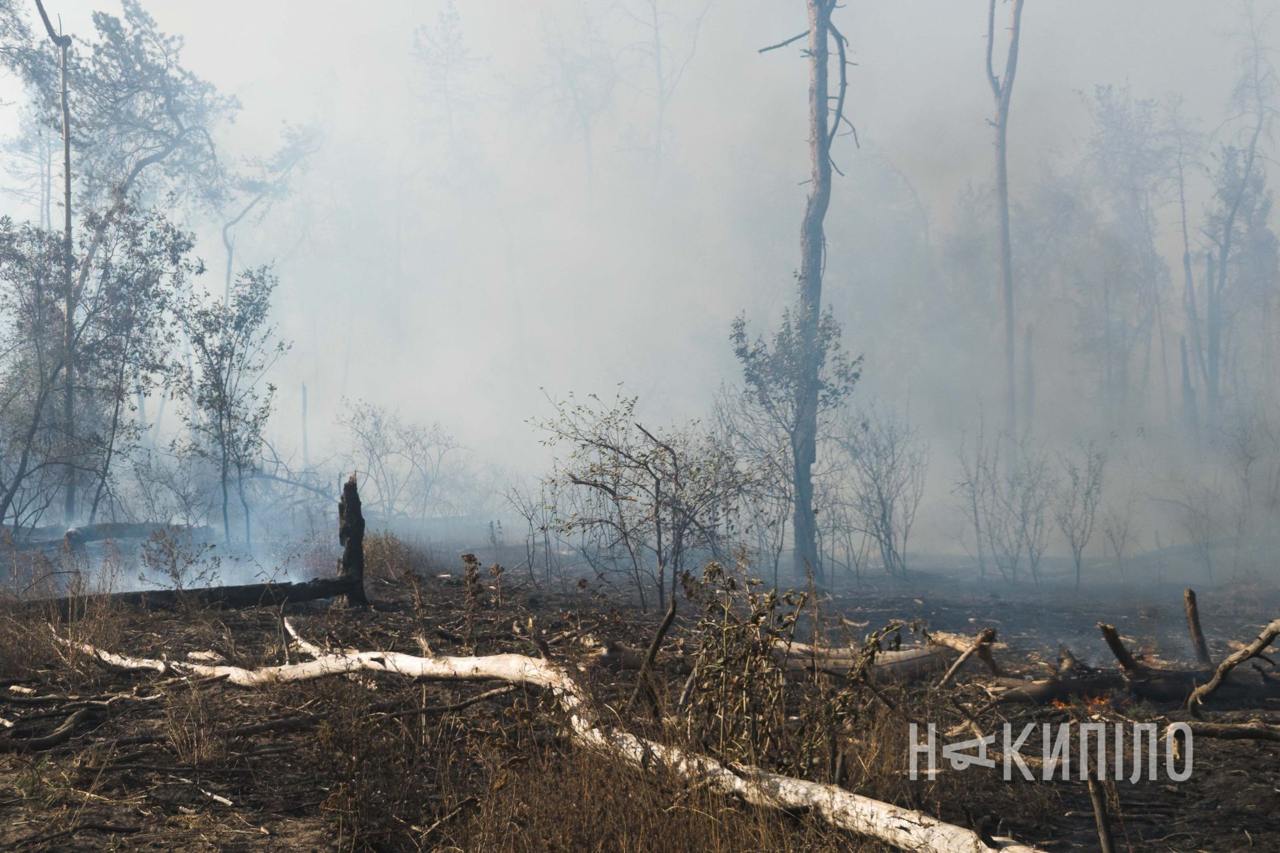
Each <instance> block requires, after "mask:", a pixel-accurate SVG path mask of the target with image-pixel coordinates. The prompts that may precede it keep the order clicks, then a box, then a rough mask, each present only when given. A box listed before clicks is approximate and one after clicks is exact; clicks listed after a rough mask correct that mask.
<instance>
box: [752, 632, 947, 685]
mask: <svg viewBox="0 0 1280 853" xmlns="http://www.w3.org/2000/svg"><path fill="white" fill-rule="evenodd" d="M773 648H774V653H775V655H777V656H778V657H779V658H780V659H781V662H782V663H783V665H784V666H785V667H786V668H787V669H789V670H792V671H796V672H815V671H817V672H824V673H827V674H828V675H838V676H847V675H848V674H849V672H850V671H851V670H853V669H854V668H855V667H858V666H860V665H862V664H863V663H864V662H865V661H866V660H867V658H868V653H867V652H865V651H863V650H862V649H853V648H844V649H837V648H831V647H829V646H815V645H811V644H809V643H801V642H797V641H791V642H788V641H786V640H782V639H778V640H775V641H774V646H773ZM955 656H956V652H955V651H954V650H953V649H952V648H951V647H950V646H947V645H925V646H912V647H910V648H905V649H890V650H888V651H877V652H875V654H874V656H872V657H871V661H870V663H867V664H866V674H867V677H868V678H870V679H872V680H887V681H912V680H914V679H917V678H922V677H925V676H928V675H932V674H934V673H937V672H942V671H945V670H946V668H947V667H948V666H949V665H950V664H951V661H952V659H953V658H954V657H955Z"/></svg>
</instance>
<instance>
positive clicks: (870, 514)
mask: <svg viewBox="0 0 1280 853" xmlns="http://www.w3.org/2000/svg"><path fill="white" fill-rule="evenodd" d="M840 444H841V446H842V447H843V448H844V450H845V452H846V453H847V454H848V457H849V462H850V468H851V471H852V478H853V494H854V501H853V506H854V510H855V523H856V524H857V525H859V527H860V528H861V529H862V530H863V531H865V532H866V534H867V535H868V536H869V537H870V538H871V540H872V541H873V542H875V544H876V546H877V548H878V549H879V551H880V562H881V565H882V566H883V567H884V570H885V571H886V572H888V573H889V574H891V575H896V576H898V577H904V578H905V577H906V575H907V543H908V541H909V538H910V536H911V528H912V526H913V525H914V524H915V518H916V511H917V510H918V509H919V507H920V500H921V498H922V497H924V483H925V473H926V472H927V470H928V466H929V451H928V448H927V447H926V446H925V445H924V444H923V442H922V441H921V440H920V438H919V436H918V435H917V433H916V431H915V429H913V428H912V426H911V424H910V422H909V421H907V420H906V418H903V417H898V416H896V415H894V414H893V413H891V412H884V411H881V410H878V409H876V408H874V407H871V408H868V409H867V410H866V411H865V412H863V413H861V414H859V415H855V416H853V417H851V418H850V419H849V421H848V422H847V423H846V425H845V429H844V432H843V437H842V438H841V439H840Z"/></svg>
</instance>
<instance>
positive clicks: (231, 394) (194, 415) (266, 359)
mask: <svg viewBox="0 0 1280 853" xmlns="http://www.w3.org/2000/svg"><path fill="white" fill-rule="evenodd" d="M276 283H277V282H276V278H275V276H274V275H272V273H271V272H270V270H268V269H267V268H265V267H263V268H259V269H256V270H249V271H246V272H244V273H242V274H241V275H240V277H239V278H238V279H237V280H236V283H235V287H234V288H233V289H232V292H231V299H230V301H223V300H220V299H211V298H210V297H208V296H207V295H195V294H193V295H191V296H189V297H188V298H187V299H186V300H185V302H184V303H183V305H182V307H181V310H180V312H179V316H180V318H181V321H182V326H183V329H184V331H185V332H186V335H187V338H188V339H189V340H190V341H191V352H192V356H193V360H194V364H193V366H192V368H191V369H189V370H187V371H184V372H183V373H182V374H181V375H180V377H179V380H178V384H179V388H178V391H179V394H180V395H181V396H183V397H184V398H185V399H186V400H187V401H188V409H187V411H186V412H185V413H184V416H183V417H184V421H185V423H186V426H187V429H188V433H189V434H188V437H187V438H186V440H185V444H184V445H182V447H181V449H183V450H184V451H186V452H190V453H193V454H195V455H196V456H198V457H200V458H203V459H205V460H207V461H209V462H210V463H212V464H213V465H214V467H215V468H216V469H217V472H218V483H219V486H220V489H221V493H222V525H223V535H224V537H225V539H226V542H227V544H228V545H230V544H231V522H230V513H229V509H228V506H229V503H230V488H231V484H232V482H233V477H234V483H235V487H236V492H237V495H238V497H239V499H240V507H241V510H242V511H243V513H244V541H245V544H246V545H249V544H251V542H252V534H251V532H250V517H249V501H248V498H247V497H246V496H245V490H244V480H245V473H246V472H248V471H251V470H252V469H253V467H254V465H255V460H256V459H257V457H258V454H259V452H260V451H261V449H262V445H263V436H262V430H263V427H265V426H266V423H267V419H268V417H270V415H271V402H272V398H273V397H274V395H275V386H274V385H271V384H270V383H267V384H266V385H265V387H264V386H263V382H262V380H263V377H264V376H265V374H266V372H267V370H269V369H270V368H271V366H272V365H273V364H275V362H276V360H277V359H279V358H280V356H282V355H283V354H284V353H285V352H286V351H287V350H288V349H289V346H288V344H286V343H285V342H284V341H281V340H279V339H278V338H277V337H276V328H275V326H274V325H272V324H271V322H270V312H271V294H272V292H273V291H274V290H275V287H276Z"/></svg>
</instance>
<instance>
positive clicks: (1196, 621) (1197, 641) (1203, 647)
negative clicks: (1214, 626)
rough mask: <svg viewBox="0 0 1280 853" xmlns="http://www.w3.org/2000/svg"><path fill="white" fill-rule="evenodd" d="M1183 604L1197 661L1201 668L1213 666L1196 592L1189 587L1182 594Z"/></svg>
mask: <svg viewBox="0 0 1280 853" xmlns="http://www.w3.org/2000/svg"><path fill="white" fill-rule="evenodd" d="M1182 600H1183V603H1184V604H1185V605H1186V610H1187V632H1188V633H1189V634H1190V635H1191V645H1192V647H1194V648H1195V652H1196V660H1197V661H1198V662H1199V663H1200V665H1201V666H1212V665H1213V659H1212V658H1211V657H1209V646H1208V644H1207V643H1205V641H1204V631H1203V630H1201V628H1200V607H1199V605H1197V604H1196V591H1195V590H1194V589H1191V588H1190V587H1188V588H1187V589H1186V590H1184V591H1183V593H1182Z"/></svg>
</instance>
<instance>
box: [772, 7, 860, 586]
mask: <svg viewBox="0 0 1280 853" xmlns="http://www.w3.org/2000/svg"><path fill="white" fill-rule="evenodd" d="M806 8H807V10H808V17H809V29H808V31H807V32H806V33H804V34H801V35H799V36H795V37H793V38H790V39H787V40H786V41H783V42H779V43H778V44H776V45H770V46H769V47H766V48H763V49H762V50H761V52H762V53H763V52H764V51H767V50H774V49H776V48H780V47H783V46H785V45H788V44H791V43H793V42H796V41H799V40H800V39H802V38H804V37H805V36H808V43H809V47H808V49H807V50H806V51H805V55H806V56H807V57H808V59H809V164H810V176H809V197H808V199H807V200H806V202H805V208H804V219H803V220H802V222H801V226H800V276H799V283H800V293H799V297H800V298H799V306H798V310H797V311H796V326H797V330H796V331H797V339H798V342H799V350H800V353H799V360H798V368H799V374H800V375H799V376H798V377H797V380H798V381H796V382H795V416H796V417H795V429H794V430H793V431H792V435H791V457H792V458H791V461H792V469H793V470H792V481H793V500H794V503H793V506H792V516H793V519H792V530H793V533H794V535H795V566H796V573H797V575H799V576H800V577H804V576H805V575H807V574H809V573H812V575H813V577H814V579H815V580H816V581H819V582H821V581H822V580H823V576H822V565H821V563H820V561H819V557H818V525H817V519H816V516H815V513H814V508H813V465H814V463H815V462H816V461H817V445H818V409H819V407H820V399H821V397H822V390H823V381H822V375H821V374H822V367H823V345H822V339H823V333H822V324H823V313H822V274H823V267H824V262H825V260H826V248H827V243H826V232H825V227H824V226H825V222H826V217H827V208H828V207H830V205H831V172H832V162H831V144H832V143H833V142H834V141H835V138H836V134H837V133H838V132H839V130H840V127H841V124H842V123H846V124H847V122H846V121H845V119H844V99H845V91H846V89H847V88H848V62H847V60H846V57H845V45H846V44H847V42H846V40H845V37H844V36H843V35H842V34H841V33H840V31H839V30H838V29H837V28H836V27H835V26H834V25H833V24H832V23H831V13H832V12H833V11H834V10H835V8H836V0H806ZM833 41H834V43H835V46H836V55H837V59H838V70H839V84H838V87H837V91H836V95H835V97H834V98H833V97H832V96H831V87H830V69H829V65H830V55H831V54H830V45H831V43H832V42H833ZM833 101H834V104H835V107H834V114H833V111H832V102H833ZM855 140H856V137H855Z"/></svg>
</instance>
